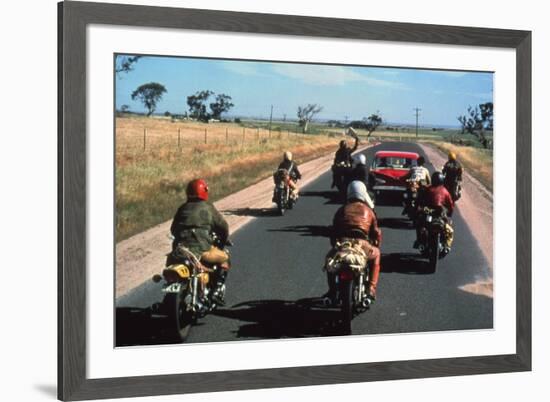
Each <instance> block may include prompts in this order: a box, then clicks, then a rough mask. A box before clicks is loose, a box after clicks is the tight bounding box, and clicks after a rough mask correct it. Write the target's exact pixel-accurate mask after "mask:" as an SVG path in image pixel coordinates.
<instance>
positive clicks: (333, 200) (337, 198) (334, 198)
mask: <svg viewBox="0 0 550 402" xmlns="http://www.w3.org/2000/svg"><path fill="white" fill-rule="evenodd" d="M300 196H301V197H320V198H324V199H326V200H327V202H325V205H328V204H342V203H343V202H344V198H343V197H342V195H341V194H340V193H339V192H338V191H330V190H327V191H301V192H300Z"/></svg>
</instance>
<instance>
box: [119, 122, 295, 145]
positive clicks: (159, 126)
mask: <svg viewBox="0 0 550 402" xmlns="http://www.w3.org/2000/svg"><path fill="white" fill-rule="evenodd" d="M292 135H295V132H292V131H288V130H284V131H271V133H270V132H269V130H267V129H265V128H250V127H246V128H245V127H241V126H239V125H237V124H234V123H209V124H207V123H200V122H197V121H173V122H172V121H171V120H170V119H169V118H159V117H154V118H153V117H151V118H145V117H138V116H136V117H118V118H117V119H116V145H117V149H121V150H132V149H136V150H143V149H144V148H145V149H146V150H147V149H169V148H175V149H177V148H178V144H180V145H181V147H184V146H189V144H231V145H235V144H242V143H243V142H244V143H247V142H258V141H261V140H262V139H273V138H279V137H280V138H285V137H289V136H292ZM144 137H145V141H144Z"/></svg>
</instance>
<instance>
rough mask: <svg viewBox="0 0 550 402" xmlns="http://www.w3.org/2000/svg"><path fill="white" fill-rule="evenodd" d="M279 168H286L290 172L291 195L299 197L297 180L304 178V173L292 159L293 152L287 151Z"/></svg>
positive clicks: (294, 197) (295, 198)
mask: <svg viewBox="0 0 550 402" xmlns="http://www.w3.org/2000/svg"><path fill="white" fill-rule="evenodd" d="M278 169H284V170H286V171H287V172H288V175H289V180H288V186H289V188H290V197H292V198H293V199H294V200H297V199H298V192H299V191H298V190H299V189H298V186H297V184H296V182H297V181H298V180H300V179H301V178H302V174H301V173H300V171H299V170H298V165H296V163H295V162H294V161H293V160H292V152H290V151H285V153H284V154H283V161H282V162H281V163H280V164H279V167H278ZM273 201H275V193H273Z"/></svg>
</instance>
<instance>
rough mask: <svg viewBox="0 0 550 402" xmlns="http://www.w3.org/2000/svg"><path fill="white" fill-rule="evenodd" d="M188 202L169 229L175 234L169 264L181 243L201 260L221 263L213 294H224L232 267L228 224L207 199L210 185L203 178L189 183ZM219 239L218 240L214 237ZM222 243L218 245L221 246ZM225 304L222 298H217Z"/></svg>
mask: <svg viewBox="0 0 550 402" xmlns="http://www.w3.org/2000/svg"><path fill="white" fill-rule="evenodd" d="M186 193H187V202H185V203H184V204H183V205H181V206H180V207H179V208H178V211H177V212H176V215H175V216H174V220H173V221H172V226H171V227H170V232H171V233H172V236H173V237H174V241H173V242H172V253H170V254H169V255H168V260H167V265H171V264H173V263H174V262H177V261H176V260H177V257H175V256H177V255H178V253H177V249H178V247H179V246H184V247H185V248H187V249H189V250H191V251H192V252H193V253H194V254H195V255H197V257H200V259H201V261H203V262H206V263H210V264H219V265H220V266H221V267H222V270H220V272H219V275H218V278H214V279H215V280H216V281H217V290H220V291H219V292H215V293H214V295H216V294H220V295H223V294H224V292H223V291H222V288H223V287H224V286H225V279H226V277H227V272H228V270H229V268H230V261H229V254H228V253H227V252H226V251H225V250H223V246H224V245H225V244H226V243H227V241H228V237H229V225H228V224H227V222H226V220H225V219H224V217H223V216H222V215H221V214H220V213H219V212H218V210H217V209H216V208H215V207H214V205H212V204H211V203H210V202H208V185H207V184H206V181H204V180H203V179H196V180H192V181H190V182H189V183H188V185H187V189H186ZM216 238H217V241H216V242H215V239H216ZM218 246H219V247H218ZM218 302H219V303H223V300H218Z"/></svg>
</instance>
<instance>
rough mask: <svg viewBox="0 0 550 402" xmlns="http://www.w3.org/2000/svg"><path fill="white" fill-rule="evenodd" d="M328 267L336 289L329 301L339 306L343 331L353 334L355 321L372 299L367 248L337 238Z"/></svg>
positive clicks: (326, 267) (328, 257)
mask: <svg viewBox="0 0 550 402" xmlns="http://www.w3.org/2000/svg"><path fill="white" fill-rule="evenodd" d="M325 271H326V272H327V275H329V280H330V281H332V285H331V287H333V289H334V290H335V293H334V295H333V298H332V299H328V298H326V299H325V304H326V305H331V306H336V307H338V308H339V320H338V321H339V325H340V329H341V332H342V333H343V334H351V321H352V319H353V318H354V317H355V316H356V315H358V314H361V313H363V312H364V311H366V310H367V309H368V308H369V306H370V304H371V303H372V300H371V299H370V298H369V297H368V296H367V286H368V282H369V277H370V266H369V262H368V259H367V256H366V254H365V252H364V251H363V249H362V248H361V247H360V245H359V244H358V243H357V242H354V241H353V239H350V240H346V241H343V242H341V243H340V242H337V243H336V245H335V246H334V247H333V249H332V251H331V253H329V256H327V260H326V263H325Z"/></svg>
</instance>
